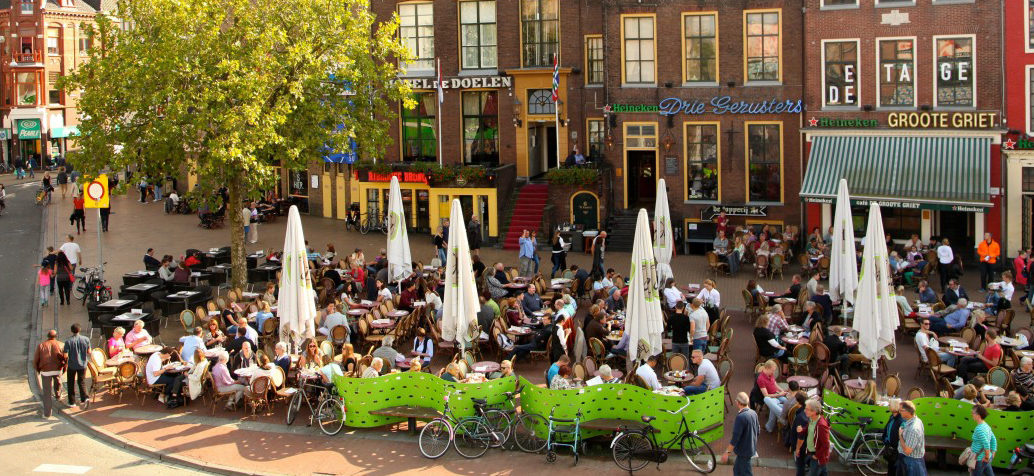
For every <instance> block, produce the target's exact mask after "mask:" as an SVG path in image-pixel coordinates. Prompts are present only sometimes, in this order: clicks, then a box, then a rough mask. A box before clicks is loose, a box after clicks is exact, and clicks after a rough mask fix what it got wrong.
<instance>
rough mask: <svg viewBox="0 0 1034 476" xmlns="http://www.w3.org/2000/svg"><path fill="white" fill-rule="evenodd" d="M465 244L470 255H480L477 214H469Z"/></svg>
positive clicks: (479, 233) (479, 232) (479, 223)
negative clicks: (468, 246) (467, 245)
mask: <svg viewBox="0 0 1034 476" xmlns="http://www.w3.org/2000/svg"><path fill="white" fill-rule="evenodd" d="M467 244H469V245H470V253H471V254H472V255H474V256H481V222H480V221H478V216H477V215H471V216H470V223H467Z"/></svg>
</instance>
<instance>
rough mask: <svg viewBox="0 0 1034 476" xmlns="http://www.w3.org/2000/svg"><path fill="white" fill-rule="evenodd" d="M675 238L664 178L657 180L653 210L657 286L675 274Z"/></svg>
mask: <svg viewBox="0 0 1034 476" xmlns="http://www.w3.org/2000/svg"><path fill="white" fill-rule="evenodd" d="M674 247H675V238H674V237H672V235H671V211H670V210H669V209H668V187H667V186H666V185H665V184H664V179H660V180H658V181H657V201H656V202H655V204H654V210H653V254H654V257H655V258H656V259H657V286H658V287H659V286H663V285H664V280H666V279H668V278H672V277H674V276H675V275H674V274H672V272H671V255H672V253H673V251H674Z"/></svg>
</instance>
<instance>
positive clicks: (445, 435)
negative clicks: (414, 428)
mask: <svg viewBox="0 0 1034 476" xmlns="http://www.w3.org/2000/svg"><path fill="white" fill-rule="evenodd" d="M451 440H452V428H451V427H449V424H448V423H447V422H445V421H444V420H431V421H430V422H429V423H428V424H426V425H424V429H422V430H420V440H419V443H420V453H421V454H423V455H424V457H425V458H430V459H436V458H440V457H441V456H442V455H443V454H445V452H446V451H449V443H450V442H451Z"/></svg>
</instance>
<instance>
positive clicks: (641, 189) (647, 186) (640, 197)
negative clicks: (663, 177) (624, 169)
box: [626, 150, 657, 207]
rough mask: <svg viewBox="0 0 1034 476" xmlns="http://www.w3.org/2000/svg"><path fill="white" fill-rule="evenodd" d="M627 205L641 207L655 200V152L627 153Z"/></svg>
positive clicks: (635, 151) (638, 151)
mask: <svg viewBox="0 0 1034 476" xmlns="http://www.w3.org/2000/svg"><path fill="white" fill-rule="evenodd" d="M626 182H627V184H626V185H627V186H628V205H629V207H632V206H643V205H646V204H651V203H653V202H654V201H656V199H657V152H656V151H653V150H630V151H628V176H627V178H626Z"/></svg>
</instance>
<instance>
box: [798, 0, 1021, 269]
mask: <svg viewBox="0 0 1034 476" xmlns="http://www.w3.org/2000/svg"><path fill="white" fill-rule="evenodd" d="M1013 3H1024V2H1013ZM1001 8H1002V5H1001V3H1000V2H995V1H972V0H970V1H964V0H914V1H888V0H807V1H806V2H805V11H806V13H805V29H804V31H805V36H804V40H805V44H804V50H805V60H804V64H805V77H806V78H807V83H806V85H805V91H806V100H807V104H808V114H807V122H806V124H805V127H804V128H803V129H802V130H803V132H804V137H805V150H806V155H805V157H806V166H805V167H806V172H805V176H804V181H803V184H802V190H801V196H802V199H803V200H805V201H807V202H809V203H808V204H807V206H806V213H805V215H806V217H805V222H806V226H807V227H808V230H810V229H811V228H812V227H821V228H822V229H823V230H825V229H826V228H827V227H828V226H830V225H831V221H832V210H831V209H832V206H831V202H832V200H831V197H832V196H834V195H835V194H836V184H837V182H838V180H839V179H840V178H847V180H848V182H849V186H850V189H851V195H852V198H853V204H854V205H855V206H854V207H853V209H854V212H855V217H856V219H855V226H856V233H858V232H864V219H863V218H861V217H863V216H864V205H866V204H867V203H868V202H869V201H871V200H878V201H880V203H881V205H882V206H883V217H884V226H885V228H886V229H887V232H888V233H890V234H892V235H893V237H894V238H895V239H898V240H905V239H907V238H909V237H910V236H911V234H913V233H918V234H920V235H921V237H922V239H923V240H928V239H930V238H931V237H938V236H945V237H948V238H950V239H951V241H952V244H953V245H954V246H955V247H956V249H957V250H959V251H962V250H968V249H972V247H973V246H974V240H975V239H974V237H979V236H981V235H982V234H983V232H985V231H989V232H993V233H994V234H995V236H996V237H999V236H1001V234H1002V230H1003V227H1004V223H1005V220H1004V219H1003V215H1002V210H1003V200H1002V196H1001V195H1000V188H1001V187H1002V186H1003V185H1004V184H1003V182H1002V167H1001V165H1002V164H1001V136H1002V133H1003V132H1004V129H1003V124H1004V121H1003V116H1002V112H1003V90H1002V84H1003V81H1002V79H1003V78H1002V62H1003V60H1002V58H1003V51H1002V32H1001V19H1002V17H1001V15H1002V10H1001ZM1015 24H1016V25H1017V26H1018V25H1019V19H1017V20H1016V21H1015ZM1012 94H1013V93H1010V95H1012ZM1017 94H1018V93H1017ZM1012 125H1013V126H1015V124H1012ZM961 255H962V256H963V258H964V259H969V258H971V257H972V256H973V253H971V252H969V251H966V252H964V253H961Z"/></svg>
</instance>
